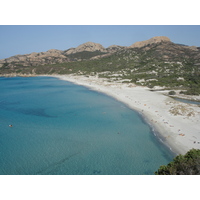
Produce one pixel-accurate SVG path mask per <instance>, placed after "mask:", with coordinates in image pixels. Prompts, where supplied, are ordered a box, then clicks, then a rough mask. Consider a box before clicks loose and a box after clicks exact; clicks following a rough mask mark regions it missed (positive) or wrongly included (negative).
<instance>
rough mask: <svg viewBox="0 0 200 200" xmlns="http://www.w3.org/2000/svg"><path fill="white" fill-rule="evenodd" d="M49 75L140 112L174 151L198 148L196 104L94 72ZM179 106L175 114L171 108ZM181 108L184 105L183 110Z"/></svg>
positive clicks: (198, 112) (198, 111) (199, 112)
mask: <svg viewBox="0 0 200 200" xmlns="http://www.w3.org/2000/svg"><path fill="white" fill-rule="evenodd" d="M47 76H48V75H47ZM50 76H51V75H50ZM52 77H56V78H58V79H61V80H64V81H69V82H72V83H74V84H77V85H83V86H85V87H88V88H90V89H92V90H95V91H98V92H102V93H105V94H107V95H109V96H111V97H113V98H115V99H117V100H118V101H120V102H122V103H124V104H126V105H127V106H129V107H130V108H131V109H133V110H135V111H137V112H139V114H141V115H142V117H143V118H144V120H145V121H146V122H147V123H148V124H149V125H150V126H151V127H152V129H153V130H154V134H155V135H156V136H158V137H159V138H160V140H161V141H162V142H163V143H164V145H165V146H167V147H168V148H170V150H171V151H172V152H173V153H175V154H185V153H186V152H187V151H189V150H190V149H192V148H195V149H200V128H199V122H200V107H199V106H197V105H189V104H186V103H182V102H178V101H176V100H174V99H173V98H170V97H168V96H165V95H163V94H161V93H159V92H156V91H153V92H152V91H150V89H149V88H147V87H142V86H135V85H134V84H131V83H126V84H125V83H119V82H108V81H107V80H106V79H103V78H98V77H95V76H89V77H86V76H75V75H52ZM179 108H180V110H177V111H178V114H177V115H175V114H174V113H173V112H172V111H174V110H173V109H179ZM181 108H184V112H182V113H181V111H182V110H181Z"/></svg>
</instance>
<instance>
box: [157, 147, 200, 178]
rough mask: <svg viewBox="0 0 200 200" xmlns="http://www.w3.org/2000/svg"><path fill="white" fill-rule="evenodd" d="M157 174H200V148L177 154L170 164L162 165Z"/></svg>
mask: <svg viewBox="0 0 200 200" xmlns="http://www.w3.org/2000/svg"><path fill="white" fill-rule="evenodd" d="M155 174H156V175H198V174H200V150H199V149H191V150H190V151H188V152H187V153H186V154H185V155H178V156H176V157H175V158H174V159H173V161H172V162H170V163H169V164H168V165H162V166H160V168H159V169H158V171H156V172H155Z"/></svg>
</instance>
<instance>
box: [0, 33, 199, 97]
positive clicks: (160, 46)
mask: <svg viewBox="0 0 200 200" xmlns="http://www.w3.org/2000/svg"><path fill="white" fill-rule="evenodd" d="M70 73H76V74H86V75H90V74H96V75H98V76H100V77H106V78H110V79H111V80H119V81H122V82H123V80H124V81H126V82H127V81H128V82H133V83H136V84H140V85H146V86H149V87H151V88H154V87H156V86H159V87H163V88H175V89H177V88H178V89H180V90H183V91H186V90H187V91H188V93H192V94H200V48H199V47H194V46H193V47H190V46H186V45H181V44H175V43H173V42H171V41H170V39H169V38H167V37H164V36H159V37H154V38H151V39H149V40H146V41H143V42H136V43H134V44H133V45H131V46H129V47H123V46H117V45H112V46H110V47H108V48H104V47H103V46H102V45H100V44H97V43H93V42H87V43H84V44H82V45H80V46H78V47H76V48H71V49H68V50H65V51H60V50H55V49H52V50H49V51H47V52H41V53H31V54H26V55H16V56H13V57H10V58H7V59H3V60H0V75H9V76H10V75H12V76H14V75H38V74H70Z"/></svg>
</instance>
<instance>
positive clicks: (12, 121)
mask: <svg viewBox="0 0 200 200" xmlns="http://www.w3.org/2000/svg"><path fill="white" fill-rule="evenodd" d="M173 158H174V153H173V152H171V151H170V149H169V148H168V147H166V146H165V145H164V144H163V143H162V142H161V141H160V140H159V138H158V137H157V136H155V134H154V132H153V129H152V127H151V126H150V125H149V124H148V123H146V122H145V120H144V119H143V118H142V116H141V115H140V114H139V113H138V112H136V111H134V110H132V109H130V108H129V107H128V106H127V105H125V104H123V103H122V102H119V101H117V100H116V99H114V98H112V97H110V96H107V95H105V94H103V93H100V92H97V91H93V90H91V89H89V88H87V87H84V86H80V85H75V84H73V83H71V82H68V81H64V80H60V79H58V78H56V77H48V76H38V77H11V78H8V77H0V174H1V175H153V174H154V172H155V171H157V169H158V168H159V167H160V166H161V165H166V164H168V163H169V162H171V161H172V159H173Z"/></svg>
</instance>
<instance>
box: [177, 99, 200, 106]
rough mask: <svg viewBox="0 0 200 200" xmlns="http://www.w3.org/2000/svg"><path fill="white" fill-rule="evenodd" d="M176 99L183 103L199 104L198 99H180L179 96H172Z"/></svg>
mask: <svg viewBox="0 0 200 200" xmlns="http://www.w3.org/2000/svg"><path fill="white" fill-rule="evenodd" d="M174 99H175V100H177V101H180V102H183V103H189V104H196V105H200V102H199V101H191V100H187V99H180V98H174Z"/></svg>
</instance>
